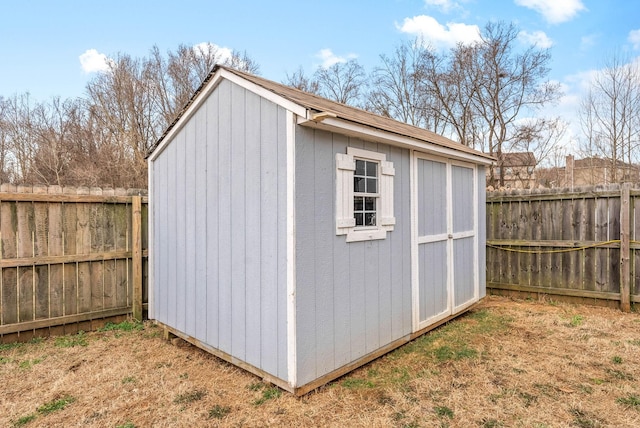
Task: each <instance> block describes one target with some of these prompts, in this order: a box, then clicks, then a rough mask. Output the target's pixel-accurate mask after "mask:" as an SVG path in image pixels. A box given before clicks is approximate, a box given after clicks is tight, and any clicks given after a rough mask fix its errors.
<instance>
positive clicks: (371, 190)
mask: <svg viewBox="0 0 640 428" xmlns="http://www.w3.org/2000/svg"><path fill="white" fill-rule="evenodd" d="M394 175H395V170H394V168H393V163H392V162H388V161H387V160H386V155H385V154H384V153H378V152H372V151H368V150H362V149H356V148H353V147H349V148H347V153H346V154H344V153H337V154H336V234H337V235H347V242H352V241H366V240H372V239H384V238H386V236H387V232H389V231H392V230H393V226H394V225H395V217H394V216H393V177H394Z"/></svg>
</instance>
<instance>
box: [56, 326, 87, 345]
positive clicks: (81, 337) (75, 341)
mask: <svg viewBox="0 0 640 428" xmlns="http://www.w3.org/2000/svg"><path fill="white" fill-rule="evenodd" d="M55 344H56V346H57V347H59V348H72V347H74V346H87V345H88V344H89V342H87V335H86V334H85V332H84V331H82V330H80V331H79V332H78V334H74V335H67V336H60V337H56V340H55Z"/></svg>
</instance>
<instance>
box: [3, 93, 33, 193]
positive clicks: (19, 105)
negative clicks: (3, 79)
mask: <svg viewBox="0 0 640 428" xmlns="http://www.w3.org/2000/svg"><path fill="white" fill-rule="evenodd" d="M3 110H4V119H3V121H2V126H3V134H4V139H5V141H6V143H7V147H6V148H7V150H8V151H7V153H6V154H5V166H6V167H7V172H8V175H9V176H10V177H11V181H13V182H20V181H24V182H27V181H29V180H30V179H29V175H30V174H31V165H32V162H33V158H34V154H35V152H36V147H37V145H36V140H35V138H34V137H33V129H34V124H33V103H32V101H31V97H30V95H29V94H28V93H25V94H21V95H14V96H12V97H10V98H8V99H6V100H5V102H4V108H3Z"/></svg>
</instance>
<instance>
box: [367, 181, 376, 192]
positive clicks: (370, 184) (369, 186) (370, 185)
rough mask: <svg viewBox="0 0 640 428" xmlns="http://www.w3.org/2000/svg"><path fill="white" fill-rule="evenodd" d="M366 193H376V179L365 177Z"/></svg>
mask: <svg viewBox="0 0 640 428" xmlns="http://www.w3.org/2000/svg"><path fill="white" fill-rule="evenodd" d="M367 193H378V180H376V179H375V178H367Z"/></svg>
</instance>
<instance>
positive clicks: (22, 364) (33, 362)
mask: <svg viewBox="0 0 640 428" xmlns="http://www.w3.org/2000/svg"><path fill="white" fill-rule="evenodd" d="M42 360H43V359H42V358H35V359H33V360H24V361H21V362H20V364H18V366H19V367H20V368H21V369H23V370H29V369H30V368H31V367H33V366H34V365H36V364H40V363H41V362H42Z"/></svg>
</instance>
